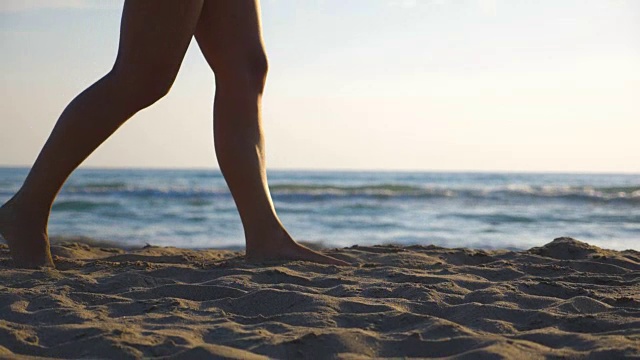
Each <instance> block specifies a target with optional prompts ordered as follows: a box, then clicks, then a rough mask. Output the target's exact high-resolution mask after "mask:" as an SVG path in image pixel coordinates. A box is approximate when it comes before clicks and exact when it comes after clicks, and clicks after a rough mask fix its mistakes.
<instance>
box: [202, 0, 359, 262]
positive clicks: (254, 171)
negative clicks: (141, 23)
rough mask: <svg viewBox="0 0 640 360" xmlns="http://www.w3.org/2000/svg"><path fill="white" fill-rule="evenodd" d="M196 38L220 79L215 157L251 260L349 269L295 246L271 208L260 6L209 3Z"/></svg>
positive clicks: (245, 1)
mask: <svg viewBox="0 0 640 360" xmlns="http://www.w3.org/2000/svg"><path fill="white" fill-rule="evenodd" d="M195 35H196V40H197V41H198V45H199V46H200V49H201V50H202V53H203V54H204V56H205V58H206V59H207V61H208V63H209V65H210V66H211V68H212V69H213V71H214V72H215V75H216V96H215V104H214V134H215V135H214V137H215V148H216V154H217V157H218V162H219V164H220V169H221V170H222V173H223V175H224V177H225V180H226V181H227V184H228V185H229V188H230V190H231V194H232V195H233V198H234V200H235V202H236V206H237V207H238V211H239V213H240V218H241V219H242V224H243V227H244V232H245V238H246V253H247V260H249V261H253V262H260V261H265V260H307V261H313V262H319V263H328V264H336V265H347V263H345V262H343V261H340V260H337V259H334V258H331V257H328V256H325V255H322V254H319V253H317V252H314V251H312V250H310V249H308V248H306V247H303V246H302V245H300V244H298V243H296V242H295V241H294V240H293V239H292V238H291V236H290V235H289V234H288V233H287V231H286V230H285V228H284V226H283V225H282V223H281V222H280V220H279V219H278V216H277V214H276V211H275V208H274V206H273V202H272V200H271V195H270V193H269V188H268V185H267V174H266V165H265V150H264V137H263V131H262V123H261V117H260V106H261V99H262V91H263V88H264V82H265V79H266V73H267V59H266V55H265V52H264V47H263V44H262V34H261V29H260V14H259V6H258V4H257V1H256V0H234V1H227V0H216V1H213V0H212V1H206V2H205V4H204V7H203V9H202V14H201V16H200V21H199V22H198V27H197V29H196V33H195Z"/></svg>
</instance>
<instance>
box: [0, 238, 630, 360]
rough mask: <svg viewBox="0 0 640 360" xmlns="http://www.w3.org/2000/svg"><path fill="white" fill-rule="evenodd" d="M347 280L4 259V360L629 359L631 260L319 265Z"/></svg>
mask: <svg viewBox="0 0 640 360" xmlns="http://www.w3.org/2000/svg"><path fill="white" fill-rule="evenodd" d="M325 251H326V252H327V253H328V254H331V255H333V256H335V257H337V258H340V259H343V260H347V261H352V262H356V263H358V265H357V266H354V267H338V266H325V265H316V264H310V263H304V262H288V263H279V264H265V265H262V266H256V265H250V264H246V263H244V261H243V257H242V253H240V252H233V251H220V250H200V251H195V250H184V249H177V248H165V247H152V246H148V247H145V248H143V249H137V250H123V249H116V248H105V247H100V246H99V245H87V244H83V243H60V244H57V245H55V246H53V252H54V255H55V256H54V257H55V261H56V263H57V266H58V269H57V270H19V269H13V268H11V261H10V259H9V254H8V249H7V248H6V246H4V245H2V247H0V269H1V271H0V357H4V358H14V357H17V356H18V355H20V356H31V357H36V358H38V357H43V358H44V357H51V358H65V359H67V358H114V359H127V358H141V357H144V358H154V357H160V358H164V357H167V358H172V359H173V358H176V359H203V358H231V359H254V358H255V359H258V358H264V357H268V358H280V359H287V358H317V359H322V358H342V359H361V358H369V357H375V358H380V357H423V358H440V357H452V358H456V359H483V358H489V359H494V358H509V359H528V358H532V359H536V358H569V359H571V358H594V359H617V358H627V357H628V358H633V357H638V356H640V253H639V252H637V251H632V250H628V251H622V252H618V251H611V250H604V249H600V248H597V247H595V246H590V245H588V244H585V243H582V242H579V241H576V240H574V239H570V238H559V239H556V240H554V241H553V242H551V243H549V244H547V245H545V246H543V247H539V248H533V249H530V250H527V251H519V252H513V251H507V250H502V251H482V250H470V249H447V248H441V247H435V246H405V247H401V246H391V245H388V246H372V247H368V246H354V247H351V248H346V249H334V250H325Z"/></svg>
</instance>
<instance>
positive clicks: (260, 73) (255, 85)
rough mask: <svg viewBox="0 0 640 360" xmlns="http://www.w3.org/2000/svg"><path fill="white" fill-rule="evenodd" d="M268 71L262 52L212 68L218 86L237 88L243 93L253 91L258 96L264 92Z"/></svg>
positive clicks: (265, 58)
mask: <svg viewBox="0 0 640 360" xmlns="http://www.w3.org/2000/svg"><path fill="white" fill-rule="evenodd" d="M268 70H269V61H268V59H267V55H266V53H265V52H264V51H262V50H261V51H256V52H254V53H252V54H250V55H247V56H243V57H242V58H240V59H239V58H235V59H228V60H227V61H225V62H223V63H221V64H219V66H217V67H215V68H214V71H215V74H216V82H217V83H218V84H220V85H223V86H224V85H228V86H233V87H237V88H240V89H242V90H243V91H252V92H254V91H255V92H257V93H259V94H261V93H262V91H263V90H264V86H265V83H266V80H267V72H268ZM228 86H227V87H228Z"/></svg>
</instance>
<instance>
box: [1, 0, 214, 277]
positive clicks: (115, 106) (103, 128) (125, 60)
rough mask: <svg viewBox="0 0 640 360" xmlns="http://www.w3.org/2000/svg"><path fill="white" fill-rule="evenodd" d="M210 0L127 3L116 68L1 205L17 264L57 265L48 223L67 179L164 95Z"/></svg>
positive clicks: (67, 115)
mask: <svg viewBox="0 0 640 360" xmlns="http://www.w3.org/2000/svg"><path fill="white" fill-rule="evenodd" d="M202 4H203V0H137V1H130V0H129V1H126V2H125V6H124V11H123V14H122V24H121V29H120V46H119V49H118V57H117V59H116V63H115V65H114V67H113V70H111V72H109V73H108V74H107V75H106V76H104V77H103V78H102V79H100V80H99V81H98V82H96V83H95V84H93V85H92V86H91V87H89V88H88V89H87V90H85V91H84V92H83V93H81V94H80V95H78V97H76V98H75V99H74V100H73V101H72V102H71V103H70V104H69V105H68V106H67V108H66V109H65V110H64V112H63V113H62V115H61V116H60V119H59V120H58V122H57V123H56V126H55V128H54V129H53V132H52V133H51V135H50V137H49V139H48V140H47V142H46V144H45V145H44V147H43V149H42V151H41V152H40V155H39V156H38V158H37V160H36V162H35V164H34V165H33V167H32V169H31V171H30V172H29V175H28V176H27V179H26V180H25V182H24V184H23V186H22V188H21V189H20V190H19V191H18V193H17V194H16V195H15V196H14V197H13V198H12V199H11V200H9V201H8V202H7V203H6V204H5V205H3V206H2V208H0V233H1V234H2V236H3V238H4V239H5V240H7V242H8V244H9V248H10V249H11V256H12V257H13V260H14V262H15V264H16V265H17V266H20V267H39V266H53V261H52V259H51V253H50V250H49V241H48V237H47V222H48V218H49V213H50V211H51V205H52V204H53V201H54V199H55V197H56V195H57V194H58V192H59V191H60V188H61V187H62V185H63V183H64V182H65V181H66V179H67V177H68V176H69V175H70V174H71V172H72V171H73V170H74V169H75V168H76V167H78V166H79V165H80V163H82V162H83V161H84V160H85V159H86V158H87V157H88V156H89V155H90V154H91V153H92V152H93V151H94V150H95V149H96V148H97V147H98V146H100V144H102V142H104V141H105V140H106V139H107V138H108V137H109V136H110V135H111V134H113V133H114V132H115V131H116V130H117V129H118V128H119V127H120V126H121V125H122V124H123V123H124V122H125V121H126V120H127V119H129V118H130V117H131V116H133V115H134V114H135V113H136V112H138V111H139V110H141V109H143V108H145V107H147V106H149V105H151V104H152V103H154V102H155V101H157V100H158V99H160V98H161V97H162V96H164V95H165V94H166V93H167V92H168V91H169V89H170V88H171V85H172V84H173V80H174V79H175V76H176V74H177V72H178V69H179V68H180V64H181V62H182V59H183V58H184V54H185V52H186V50H187V47H188V46H189V43H190V41H191V37H192V35H193V33H194V31H195V27H196V24H197V22H198V18H199V16H200V11H201V10H202Z"/></svg>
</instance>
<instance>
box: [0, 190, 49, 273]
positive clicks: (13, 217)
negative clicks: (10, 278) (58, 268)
mask: <svg viewBox="0 0 640 360" xmlns="http://www.w3.org/2000/svg"><path fill="white" fill-rule="evenodd" d="M45 224H46V222H45ZM0 235H2V237H3V238H4V239H5V240H6V242H7V244H8V245H9V250H10V251H11V257H12V258H13V262H14V264H15V266H16V267H21V268H30V269H35V268H41V267H51V268H54V267H55V265H54V264H53V259H52V258H51V250H50V249H49V238H48V236H47V229H46V225H44V226H34V222H33V221H32V219H31V218H30V217H29V216H28V215H26V214H25V213H22V214H21V213H20V211H18V210H17V209H16V207H15V206H14V205H13V204H11V201H9V202H8V203H6V204H4V205H3V206H2V207H0Z"/></svg>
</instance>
